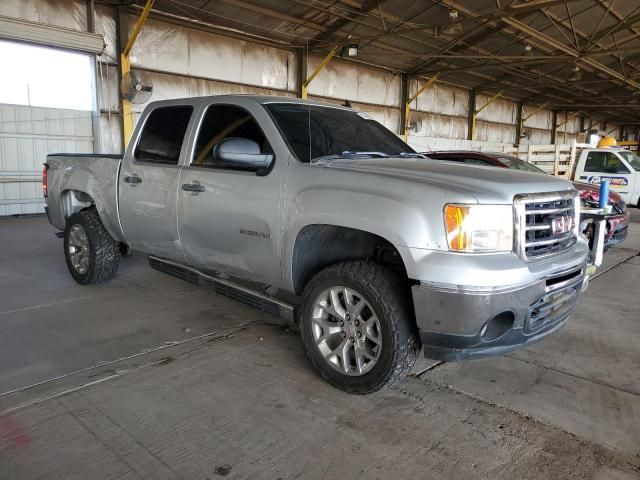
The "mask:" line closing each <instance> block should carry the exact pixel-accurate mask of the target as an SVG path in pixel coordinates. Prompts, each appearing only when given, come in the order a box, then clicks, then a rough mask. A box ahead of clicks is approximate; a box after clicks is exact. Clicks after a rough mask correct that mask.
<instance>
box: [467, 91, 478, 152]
mask: <svg viewBox="0 0 640 480" xmlns="http://www.w3.org/2000/svg"><path fill="white" fill-rule="evenodd" d="M475 111H476V89H475V88H472V89H471V90H469V107H468V113H467V140H473V137H474V136H475V134H476V132H474V127H475V126H476V122H475V113H474V112H475Z"/></svg>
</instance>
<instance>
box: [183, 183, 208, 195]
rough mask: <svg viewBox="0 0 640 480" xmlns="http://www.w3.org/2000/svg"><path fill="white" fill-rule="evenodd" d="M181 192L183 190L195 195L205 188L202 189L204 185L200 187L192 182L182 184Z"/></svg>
mask: <svg viewBox="0 0 640 480" xmlns="http://www.w3.org/2000/svg"><path fill="white" fill-rule="evenodd" d="M182 190H185V191H187V192H192V193H193V194H194V195H197V194H198V193H200V192H204V191H205V190H206V188H204V185H200V184H199V183H198V182H193V183H184V184H183V185H182Z"/></svg>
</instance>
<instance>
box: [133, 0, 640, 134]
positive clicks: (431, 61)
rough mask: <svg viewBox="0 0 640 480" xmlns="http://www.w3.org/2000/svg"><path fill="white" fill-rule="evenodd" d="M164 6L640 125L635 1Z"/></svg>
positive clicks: (162, 6)
mask: <svg viewBox="0 0 640 480" xmlns="http://www.w3.org/2000/svg"><path fill="white" fill-rule="evenodd" d="M134 3H137V4H139V5H142V4H143V3H144V1H143V0H137V2H134ZM154 9H155V10H156V11H160V12H166V13H170V14H173V15H178V16H181V17H186V18H188V19H192V20H196V21H199V22H205V23H207V24H210V25H214V26H218V27H221V28H224V29H231V30H234V31H236V32H241V33H243V34H247V35H251V36H253V37H258V38H259V39H261V40H263V41H266V42H269V43H275V44H278V45H281V46H286V47H300V48H305V49H308V50H309V51H310V52H314V53H317V54H325V53H327V52H328V51H330V50H331V49H332V48H333V47H334V46H335V45H337V44H342V45H344V44H357V45H358V56H357V57H356V58H355V59H354V61H360V62H364V63H367V64H370V65H375V66H380V67H383V68H386V69H390V70H393V71H396V72H404V73H408V74H410V75H412V76H422V77H424V78H429V77H431V76H433V75H434V74H436V73H437V72H440V76H439V80H440V81H445V82H448V83H450V84H453V85H458V86H462V87H464V88H468V89H472V88H475V89H477V91H478V92H483V93H491V94H494V93H497V92H500V91H501V92H502V95H503V96H504V97H507V98H512V99H515V100H519V101H523V102H526V103H528V104H534V105H545V106H546V108H549V109H557V110H570V111H580V112H582V113H584V114H586V115H593V116H596V117H598V118H602V119H605V120H608V121H612V122H616V123H621V124H627V125H630V124H634V123H640V107H638V105H640V95H639V94H640V2H638V1H637V0H562V1H558V0H386V1H385V0H361V1H358V0H156V3H155V6H154ZM456 17H457V18H456Z"/></svg>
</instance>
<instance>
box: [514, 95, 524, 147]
mask: <svg viewBox="0 0 640 480" xmlns="http://www.w3.org/2000/svg"><path fill="white" fill-rule="evenodd" d="M525 120H526V119H525ZM523 123H524V120H523V119H522V102H518V104H517V106H516V138H515V139H514V142H513V146H514V147H517V146H519V145H520V139H521V138H522V128H523V127H524V125H523Z"/></svg>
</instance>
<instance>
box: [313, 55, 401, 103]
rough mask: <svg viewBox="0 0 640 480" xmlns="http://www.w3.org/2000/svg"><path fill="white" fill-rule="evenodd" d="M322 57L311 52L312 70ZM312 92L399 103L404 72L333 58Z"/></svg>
mask: <svg viewBox="0 0 640 480" xmlns="http://www.w3.org/2000/svg"><path fill="white" fill-rule="evenodd" d="M321 61H322V57H318V56H311V57H310V58H309V62H308V71H309V73H311V72H312V71H313V69H314V68H315V67H316V66H317V65H318V64H319V63H320V62H321ZM309 94H310V95H318V96H321V97H331V98H336V99H339V100H353V101H356V102H363V103H375V104H378V105H388V106H393V107H398V106H399V105H400V76H399V75H396V74H393V73H389V72H385V71H383V70H378V69H375V68H369V67H366V66H363V65H359V64H356V63H348V62H341V61H339V60H332V61H331V62H329V63H328V64H327V66H326V67H325V68H324V69H323V70H322V71H321V72H320V73H319V74H318V75H317V76H316V78H315V79H314V80H313V81H312V82H311V84H310V85H309Z"/></svg>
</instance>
